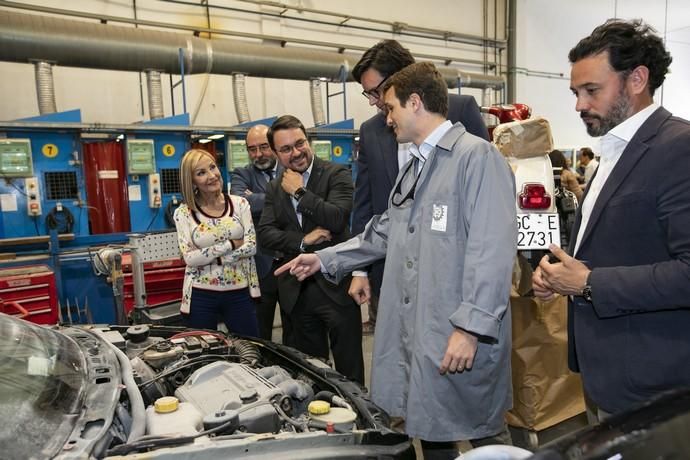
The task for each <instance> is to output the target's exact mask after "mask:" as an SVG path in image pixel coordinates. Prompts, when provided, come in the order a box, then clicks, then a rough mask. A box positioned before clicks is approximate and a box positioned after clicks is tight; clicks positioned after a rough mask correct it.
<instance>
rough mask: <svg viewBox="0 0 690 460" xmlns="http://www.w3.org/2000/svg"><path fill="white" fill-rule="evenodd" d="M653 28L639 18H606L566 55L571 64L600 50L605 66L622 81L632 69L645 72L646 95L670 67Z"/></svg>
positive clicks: (662, 44) (669, 61) (661, 81)
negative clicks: (605, 56) (606, 60)
mask: <svg viewBox="0 0 690 460" xmlns="http://www.w3.org/2000/svg"><path fill="white" fill-rule="evenodd" d="M655 33H656V30H654V28H653V27H651V26H649V25H647V24H645V23H644V22H643V21H642V20H641V19H635V20H631V21H623V20H621V19H609V20H608V21H606V22H605V23H604V24H602V25H600V26H599V27H597V28H596V29H594V30H593V31H592V34H591V35H590V36H589V37H585V38H583V39H582V40H580V42H579V43H578V44H577V45H575V47H574V48H573V49H571V50H570V53H568V59H569V60H570V62H571V63H573V64H574V63H576V62H577V61H579V60H581V59H584V58H586V57H589V56H593V55H596V54H599V53H603V52H604V51H608V53H609V63H610V64H611V67H613V69H614V70H615V71H616V72H619V73H620V74H621V77H622V78H627V76H628V75H630V72H632V71H633V69H635V67H637V66H640V65H643V66H645V67H647V68H648V69H649V93H650V95H652V96H653V95H654V91H655V90H656V89H657V88H658V87H659V86H661V84H662V83H663V82H664V79H665V78H666V73H667V72H668V67H669V66H670V65H671V60H672V58H671V54H670V53H669V52H668V51H667V50H666V47H665V46H664V42H663V41H662V40H661V38H660V37H659V36H658V35H656V34H655Z"/></svg>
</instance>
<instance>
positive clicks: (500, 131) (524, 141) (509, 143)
mask: <svg viewBox="0 0 690 460" xmlns="http://www.w3.org/2000/svg"><path fill="white" fill-rule="evenodd" d="M493 137H494V144H495V145H496V148H497V149H498V151H499V152H501V153H502V154H503V155H505V156H507V157H515V158H532V157H538V156H543V155H548V154H549V153H550V152H551V151H552V150H553V137H552V136H551V126H550V125H549V122H548V120H546V119H545V118H541V117H537V118H530V119H528V120H522V121H513V122H510V123H503V124H500V125H498V126H496V128H494V132H493Z"/></svg>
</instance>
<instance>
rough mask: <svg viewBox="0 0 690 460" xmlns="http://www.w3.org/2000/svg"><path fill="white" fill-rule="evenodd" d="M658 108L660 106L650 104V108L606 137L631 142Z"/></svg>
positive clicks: (623, 123)
mask: <svg viewBox="0 0 690 460" xmlns="http://www.w3.org/2000/svg"><path fill="white" fill-rule="evenodd" d="M658 108H659V105H658V104H656V103H652V104H650V105H649V106H647V107H645V108H644V109H642V110H640V111H639V112H637V113H636V114H635V115H633V116H631V117H630V118H628V119H627V120H625V121H623V122H622V123H620V124H619V125H617V126H615V127H614V128H613V129H611V130H610V131H609V132H608V133H606V135H605V136H604V137H606V136H609V135H611V136H616V137H617V138H619V139H622V140H624V141H625V142H630V139H632V138H633V136H634V135H635V133H636V132H637V130H638V129H640V126H642V124H643V123H644V122H645V121H647V118H649V117H650V116H651V115H652V113H654V111H655V110H656V109H658Z"/></svg>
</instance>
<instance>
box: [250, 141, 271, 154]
mask: <svg viewBox="0 0 690 460" xmlns="http://www.w3.org/2000/svg"><path fill="white" fill-rule="evenodd" d="M259 150H261V151H262V152H269V151H270V150H271V146H270V145H268V144H266V143H264V144H261V145H250V146H248V147H247V152H249V153H256V152H258V151H259Z"/></svg>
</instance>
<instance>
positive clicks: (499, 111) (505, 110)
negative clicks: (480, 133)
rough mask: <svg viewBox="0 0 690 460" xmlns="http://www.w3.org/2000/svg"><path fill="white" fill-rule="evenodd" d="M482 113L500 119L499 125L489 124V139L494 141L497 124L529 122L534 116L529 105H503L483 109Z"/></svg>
mask: <svg viewBox="0 0 690 460" xmlns="http://www.w3.org/2000/svg"><path fill="white" fill-rule="evenodd" d="M481 111H482V112H484V113H488V114H491V115H493V116H495V117H496V118H498V123H496V124H489V126H488V127H489V138H491V139H493V131H494V128H495V127H496V125H497V124H501V123H510V122H511V121H520V120H527V119H528V118H529V117H530V116H532V109H531V108H530V106H528V105H527V104H520V103H517V102H516V103H515V104H503V105H492V106H491V107H482V108H481Z"/></svg>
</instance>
